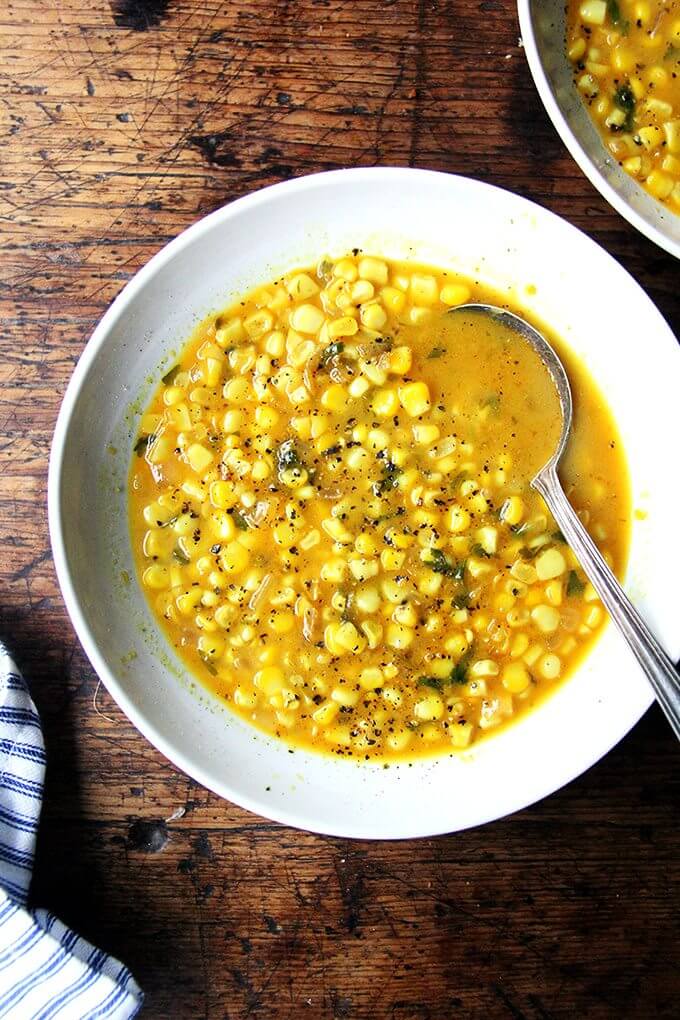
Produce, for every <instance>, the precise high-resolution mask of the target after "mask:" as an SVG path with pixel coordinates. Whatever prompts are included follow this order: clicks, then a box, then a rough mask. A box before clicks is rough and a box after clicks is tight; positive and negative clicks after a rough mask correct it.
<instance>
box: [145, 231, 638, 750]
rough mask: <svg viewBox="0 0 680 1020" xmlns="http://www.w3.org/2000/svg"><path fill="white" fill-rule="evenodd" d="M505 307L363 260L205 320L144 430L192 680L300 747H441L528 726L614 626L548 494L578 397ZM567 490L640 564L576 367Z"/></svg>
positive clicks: (593, 525)
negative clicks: (539, 479)
mask: <svg viewBox="0 0 680 1020" xmlns="http://www.w3.org/2000/svg"><path fill="white" fill-rule="evenodd" d="M471 300H472V301H474V300H478V301H488V302H490V303H495V304H501V303H502V298H500V297H499V296H498V295H496V294H493V293H491V292H489V291H488V289H486V288H484V287H482V286H480V285H478V284H476V283H473V282H471V281H468V280H463V279H460V278H458V277H452V276H451V275H450V274H447V273H445V272H442V271H440V270H437V269H433V268H430V267H420V266H414V265H412V264H410V263H409V264H405V263H398V262H391V261H388V260H387V259H382V258H376V257H372V256H368V255H364V254H362V253H361V252H359V251H355V252H354V253H352V255H351V256H347V257H344V258H341V259H339V260H336V261H331V260H330V259H323V260H322V261H321V262H320V264H319V265H318V267H316V268H315V269H301V270H296V271H294V272H291V273H289V274H287V275H286V276H285V277H283V278H282V279H279V280H276V281H275V282H273V283H272V284H270V285H268V286H263V287H259V288H258V289H256V290H254V291H253V292H252V293H250V294H248V295H247V296H246V297H245V298H244V300H243V301H241V302H240V303H238V304H236V305H234V306H233V307H231V308H230V309H228V310H227V311H225V312H223V313H221V314H220V315H218V316H217V317H215V316H212V317H210V318H209V319H207V320H206V321H205V322H204V323H203V324H202V325H201V326H200V327H199V328H198V330H197V331H196V333H195V335H194V337H193V339H192V340H191V341H190V343H189V344H188V346H187V347H186V349H185V350H184V351H183V352H182V354H181V357H180V359H179V361H178V363H177V364H176V365H175V366H174V367H173V368H172V369H171V370H170V371H169V372H168V373H167V374H166V375H165V376H164V378H163V381H162V384H161V385H160V387H159V389H158V391H157V392H156V394H155V396H154V398H153V400H152V401H151V404H150V406H149V408H148V411H147V412H146V413H145V414H144V415H143V417H142V421H141V433H140V437H139V439H138V441H137V444H136V447H135V455H134V456H133V464H132V468H131V473H130V514H131V518H130V519H131V531H132V540H133V546H134V551H135V555H136V558H137V564H138V569H139V574H140V577H141V583H142V587H143V589H144V591H145V593H146V595H147V597H148V599H149V602H150V605H151V607H152V610H153V612H154V614H155V615H156V617H157V618H158V620H159V621H160V623H161V624H162V626H163V627H164V630H165V633H166V635H167V637H168V640H169V641H170V642H171V644H172V645H173V647H174V648H175V649H176V650H177V652H178V654H179V655H180V656H181V657H182V658H183V660H184V662H185V663H186V664H187V667H188V668H189V669H190V670H191V671H192V673H194V674H195V675H196V676H197V677H199V678H200V679H201V680H202V681H203V682H204V683H205V684H206V685H207V686H208V687H209V688H211V689H212V690H213V691H214V692H215V693H216V694H217V695H218V696H219V697H220V698H222V699H224V700H225V701H226V702H227V703H228V704H229V705H230V706H231V708H232V709H233V710H234V711H235V712H237V713H238V714H239V715H241V716H242V717H243V718H245V719H247V720H249V721H250V722H252V723H254V724H255V725H256V726H258V727H260V728H262V729H263V730H266V731H267V732H269V733H273V734H276V735H277V736H279V737H281V738H283V739H284V740H285V741H286V742H287V743H289V744H291V745H298V746H302V747H308V748H310V747H311V748H315V749H317V750H326V751H330V752H332V753H335V754H338V755H342V756H351V757H355V758H361V759H372V758H376V757H380V758H383V759H391V758H392V759H393V758H400V757H401V758H408V757H413V756H414V755H417V754H418V753H421V752H427V753H444V752H451V751H453V750H455V749H460V748H464V747H466V746H468V745H469V744H470V742H471V741H474V740H475V739H477V738H478V737H479V736H480V735H482V734H484V733H486V732H487V731H489V730H493V729H495V728H497V727H499V726H501V725H503V724H504V723H506V722H507V721H508V720H510V719H512V718H514V717H515V716H517V715H518V714H520V713H522V712H524V711H526V710H527V709H528V708H529V706H531V705H533V704H534V703H535V702H536V701H537V699H539V698H540V697H541V696H542V695H543V694H544V693H545V692H547V691H550V690H552V689H553V688H554V686H555V684H556V683H557V682H558V681H559V680H561V679H562V678H564V677H565V676H566V675H567V674H568V673H569V671H570V670H571V669H572V668H573V667H574V664H575V663H576V662H577V661H578V659H579V658H580V656H581V655H582V654H583V652H584V650H585V649H586V648H587V647H588V646H589V645H590V643H591V642H592V640H593V638H594V637H595V635H597V634H598V632H599V631H600V629H601V628H602V626H603V623H604V619H605V616H604V611H603V609H602V607H601V605H600V603H599V601H598V598H597V596H596V593H595V591H594V590H593V588H592V587H591V585H590V584H589V583H588V582H587V580H586V578H585V576H584V574H583V572H582V570H581V569H580V567H579V564H578V562H577V561H576V559H575V557H574V555H573V553H572V552H571V550H570V549H569V548H568V546H567V545H566V544H565V542H564V539H563V537H562V535H561V534H560V532H559V531H558V530H557V527H556V525H555V523H554V521H553V520H552V519H551V517H550V514H549V513H548V512H547V510H546V507H545V504H544V503H543V501H542V499H541V497H540V496H539V495H538V494H536V493H535V492H534V491H533V490H532V489H531V488H530V487H529V482H530V480H531V478H532V477H533V474H534V473H535V471H536V470H537V469H538V468H539V467H540V466H541V464H542V463H543V461H545V459H546V458H547V456H548V455H549V453H550V452H551V451H552V450H553V449H554V447H555V443H556V441H557V436H558V433H559V426H560V418H559V406H558V404H557V398H556V396H555V393H554V390H553V388H552V385H551V384H550V383H549V381H547V374H546V371H545V369H544V367H543V365H542V364H541V362H540V360H539V359H538V358H537V356H536V355H535V354H534V353H533V352H532V351H531V350H530V348H529V347H528V345H526V344H525V343H523V342H522V341H521V340H518V339H517V338H516V337H515V338H514V341H510V340H509V337H508V333H507V331H502V330H500V329H499V328H498V327H497V325H496V324H495V323H494V322H493V321H492V320H489V319H488V318H487V317H484V316H481V315H479V314H474V313H472V312H468V311H466V310H465V309H462V310H460V311H453V312H452V314H449V312H451V310H452V309H455V308H456V306H459V305H461V304H464V303H467V302H469V301H471ZM565 357H566V364H567V368H568V370H569V374H570V379H571V382H572V386H573V390H574V399H575V419H574V433H573V437H572V439H571V441H570V444H569V450H568V454H567V456H566V459H565V462H564V467H563V470H562V478H563V480H564V482H565V486H566V490H567V493H568V494H569V496H570V499H571V501H572V503H573V505H574V506H575V508H576V509H577V511H578V512H579V514H580V516H581V519H582V520H583V522H584V523H585V524H586V525H587V527H588V529H589V531H590V533H591V535H592V536H593V538H594V539H595V541H596V542H597V543H598V545H599V546H600V548H601V550H602V551H603V553H604V555H605V557H606V558H607V560H608V562H609V563H610V565H611V566H613V568H614V569H615V570H616V571H618V572H619V573H620V572H621V571H622V569H623V566H624V562H625V556H626V545H627V535H628V520H629V511H630V507H629V491H628V484H627V475H626V468H625V464H624V459H623V453H622V450H621V446H620V443H619V441H618V437H617V433H616V429H615V427H614V424H613V422H612V419H611V417H610V415H609V413H608V411H607V410H606V406H605V404H604V401H603V399H602V397H601V395H600V393H599V392H598V391H597V389H596V388H595V386H594V384H593V383H592V381H591V380H590V379H589V377H588V376H587V375H586V373H585V371H584V369H583V368H582V366H580V365H579V364H578V362H577V361H576V360H574V359H571V358H569V357H568V356H566V355H565Z"/></svg>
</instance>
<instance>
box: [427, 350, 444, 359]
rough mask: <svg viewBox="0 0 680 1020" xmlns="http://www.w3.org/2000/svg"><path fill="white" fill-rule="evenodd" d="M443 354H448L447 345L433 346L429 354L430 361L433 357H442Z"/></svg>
mask: <svg viewBox="0 0 680 1020" xmlns="http://www.w3.org/2000/svg"><path fill="white" fill-rule="evenodd" d="M442 354H446V347H433V348H432V350H431V351H430V353H429V354H428V356H427V359H428V361H429V360H431V359H432V358H441V356H442Z"/></svg>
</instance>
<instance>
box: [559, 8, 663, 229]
mask: <svg viewBox="0 0 680 1020" xmlns="http://www.w3.org/2000/svg"><path fill="white" fill-rule="evenodd" d="M567 55H568V57H569V59H570V60H571V61H572V63H573V65H574V74H575V82H576V87H577V88H578V90H579V92H580V93H581V96H582V98H583V101H584V102H585V103H586V105H587V107H588V109H589V112H590V114H591V116H592V118H593V121H594V123H595V125H596V126H597V128H598V129H599V131H600V133H601V135H602V138H603V141H604V142H605V144H606V145H607V148H608V149H609V151H610V152H611V154H612V155H613V156H614V158H615V159H616V160H618V162H619V164H620V165H621V166H622V167H623V169H624V170H626V172H627V173H629V174H630V175H631V176H632V177H635V178H636V179H637V180H639V181H640V183H641V184H642V185H643V187H644V188H645V189H646V190H647V191H648V192H649V193H650V194H651V195H653V196H654V198H656V199H658V201H660V202H663V203H664V204H665V205H666V206H668V208H669V209H671V210H672V211H673V212H675V213H680V8H679V7H678V4H677V0H570V2H569V4H568V5H567Z"/></svg>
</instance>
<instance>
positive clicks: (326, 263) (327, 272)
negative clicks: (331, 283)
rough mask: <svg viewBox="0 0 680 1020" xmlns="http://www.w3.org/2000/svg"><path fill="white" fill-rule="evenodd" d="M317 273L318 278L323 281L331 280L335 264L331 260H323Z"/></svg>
mask: <svg viewBox="0 0 680 1020" xmlns="http://www.w3.org/2000/svg"><path fill="white" fill-rule="evenodd" d="M316 272H317V276H319V277H320V278H321V279H322V280H328V279H330V276H331V273H332V272H333V263H332V262H331V260H330V259H321V262H319V265H318V268H317V270H316Z"/></svg>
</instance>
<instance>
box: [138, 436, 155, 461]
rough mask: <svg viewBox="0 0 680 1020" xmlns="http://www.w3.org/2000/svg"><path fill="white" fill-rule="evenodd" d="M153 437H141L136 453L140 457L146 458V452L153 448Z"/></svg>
mask: <svg viewBox="0 0 680 1020" xmlns="http://www.w3.org/2000/svg"><path fill="white" fill-rule="evenodd" d="M151 439H152V437H151V436H140V437H139V439H138V440H137V442H136V443H135V453H136V454H137V456H138V457H144V456H146V451H147V450H148V449H149V447H150V446H151Z"/></svg>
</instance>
